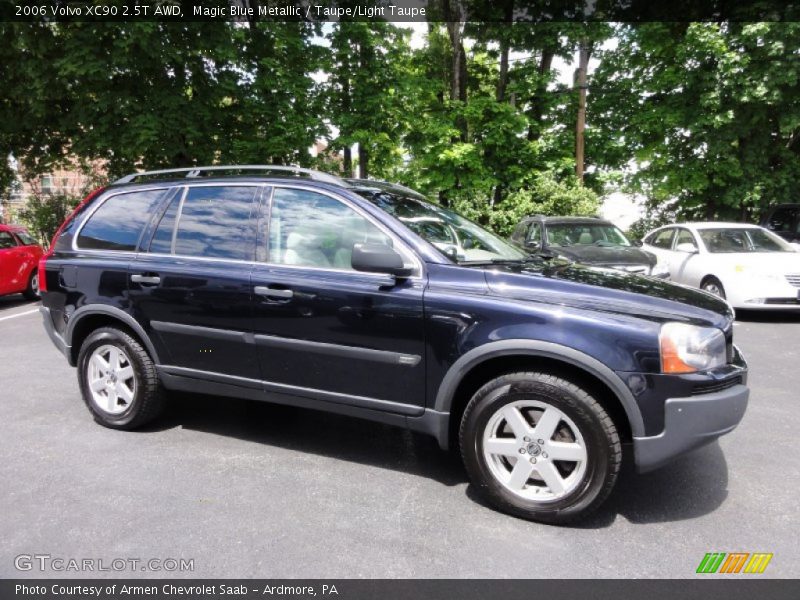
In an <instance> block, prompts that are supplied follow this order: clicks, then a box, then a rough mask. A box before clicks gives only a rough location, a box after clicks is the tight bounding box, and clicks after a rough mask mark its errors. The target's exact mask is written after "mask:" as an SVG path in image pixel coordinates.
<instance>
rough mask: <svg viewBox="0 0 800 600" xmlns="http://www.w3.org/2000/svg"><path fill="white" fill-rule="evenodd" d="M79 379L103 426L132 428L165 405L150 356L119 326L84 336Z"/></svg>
mask: <svg viewBox="0 0 800 600" xmlns="http://www.w3.org/2000/svg"><path fill="white" fill-rule="evenodd" d="M78 379H79V382H80V387H81V393H82V394H83V400H84V402H85V403H86V406H87V407H88V408H89V410H90V411H91V413H92V415H93V416H94V418H95V420H96V421H97V422H98V423H100V424H101V425H105V426H106V427H112V428H114V429H135V428H137V427H140V426H142V425H144V424H146V423H148V422H150V421H152V420H153V419H155V418H156V417H157V416H158V415H159V414H160V413H161V411H162V409H163V407H164V392H163V390H162V388H161V384H160V382H159V379H158V373H157V371H156V368H155V365H154V364H153V361H152V359H151V358H150V356H149V355H148V354H147V351H146V350H145V349H144V348H143V347H142V345H141V344H140V343H139V341H138V340H136V339H135V338H134V337H133V336H131V335H130V334H128V333H127V332H125V331H123V330H121V329H117V328H114V327H102V328H100V329H97V330H96V331H94V332H92V333H91V335H89V337H87V338H86V340H85V341H84V343H83V345H82V346H81V350H80V353H79V355H78Z"/></svg>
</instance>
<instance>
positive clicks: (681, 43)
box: [590, 22, 800, 220]
mask: <svg viewBox="0 0 800 600" xmlns="http://www.w3.org/2000/svg"><path fill="white" fill-rule="evenodd" d="M616 37H617V40H618V45H617V46H616V47H615V48H613V49H611V50H608V51H606V52H605V53H604V55H603V61H602V64H601V67H600V68H599V69H598V71H597V72H596V73H595V76H594V79H593V81H592V83H591V88H592V97H593V98H594V100H593V102H592V104H591V106H590V110H591V111H592V118H593V119H594V121H595V123H596V124H597V125H598V132H599V133H598V135H596V136H595V137H593V138H592V140H591V141H590V144H593V145H594V152H595V154H596V155H597V156H598V159H599V160H600V162H602V163H604V164H605V165H606V166H607V167H612V168H619V167H622V166H625V165H626V164H628V163H629V162H630V161H632V160H635V161H636V163H637V168H636V169H634V170H633V171H632V173H631V176H630V178H629V184H630V185H631V186H632V187H633V188H634V189H636V190H637V191H641V192H643V193H645V194H646V195H647V196H648V198H649V199H650V200H649V201H650V204H651V206H653V207H657V206H659V205H662V204H664V203H666V202H670V201H676V202H677V209H678V214H679V216H680V217H684V218H707V219H713V218H727V219H742V220H744V219H747V218H750V217H753V216H755V215H756V213H758V212H759V211H760V210H762V209H763V208H764V207H766V206H767V205H769V204H771V203H774V202H782V201H783V202H785V201H790V200H794V199H796V198H797V197H798V194H799V193H800V56H798V54H797V48H798V47H800V24H798V23H777V22H775V23H723V24H717V23H644V24H639V25H623V26H619V27H618V28H617V30H616Z"/></svg>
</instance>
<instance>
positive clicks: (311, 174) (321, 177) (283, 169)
mask: <svg viewBox="0 0 800 600" xmlns="http://www.w3.org/2000/svg"><path fill="white" fill-rule="evenodd" d="M207 171H272V172H274V173H293V174H295V175H305V176H306V177H308V178H309V179H312V180H314V181H322V182H325V183H332V184H334V185H340V186H342V187H349V186H348V185H347V183H346V182H345V181H344V179H342V178H341V177H337V176H336V175H331V174H329V173H323V172H322V171H315V170H314V169H306V168H303V167H295V166H287V165H214V166H210V167H186V168H183V169H161V170H159V171H142V172H140V173H131V174H130V175H126V176H125V177H122V178H121V179H117V180H116V181H115V182H114V184H115V185H116V184H121V183H132V182H133V181H136V180H137V179H139V178H141V177H155V176H157V175H179V174H181V173H183V174H184V175H183V176H184V177H186V178H187V179H189V178H192V177H200V174H201V173H204V172H207Z"/></svg>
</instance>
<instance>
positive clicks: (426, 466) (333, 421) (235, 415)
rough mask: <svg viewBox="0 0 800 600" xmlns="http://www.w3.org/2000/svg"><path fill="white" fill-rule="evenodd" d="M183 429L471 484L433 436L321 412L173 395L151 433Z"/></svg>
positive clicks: (447, 482) (458, 463) (457, 460)
mask: <svg viewBox="0 0 800 600" xmlns="http://www.w3.org/2000/svg"><path fill="white" fill-rule="evenodd" d="M172 427H183V428H185V429H191V430H195V431H203V432H206V433H212V434H217V435H225V436H229V437H235V438H239V439H242V440H246V441H249V442H256V443H259V444H267V445H270V446H277V447H280V448H285V449H288V450H297V451H298V452H303V453H312V454H316V455H319V456H325V457H329V458H333V459H338V460H347V461H351V462H356V463H361V464H365V465H370V466H374V467H380V468H385V469H392V470H396V471H402V472H405V473H410V474H414V475H419V476H420V477H426V478H429V479H433V480H434V481H438V482H439V483H442V484H444V485H448V486H453V485H458V484H461V483H465V482H466V481H467V475H466V473H465V471H464V469H463V467H462V466H461V461H460V458H459V457H458V456H457V455H456V454H455V453H449V452H443V451H442V450H441V449H440V448H439V445H438V443H437V442H436V440H435V439H433V438H432V437H429V436H426V435H421V434H417V433H412V432H410V431H407V430H404V429H401V428H398V427H390V426H388V425H383V424H381V423H374V422H371V421H365V420H362V419H355V418H351V417H345V416H342V415H335V414H330V413H324V412H320V411H315V410H309V409H304V408H297V407H292V406H285V405H280V404H271V403H268V402H257V401H247V400H239V399H235V398H218V397H214V396H200V395H191V394H171V395H170V407H169V409H168V411H167V414H166V415H164V417H163V418H162V419H160V420H159V421H158V422H157V423H155V424H154V425H153V426H152V427H150V428H144V429H142V430H141V431H157V430H163V429H169V428H172Z"/></svg>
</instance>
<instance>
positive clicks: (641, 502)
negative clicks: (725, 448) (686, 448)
mask: <svg viewBox="0 0 800 600" xmlns="http://www.w3.org/2000/svg"><path fill="white" fill-rule="evenodd" d="M727 497H728V463H727V461H726V460H725V454H724V453H723V452H722V449H721V448H720V447H719V443H717V442H712V443H711V444H709V445H707V446H704V447H703V448H700V449H698V450H695V451H694V452H691V453H689V454H687V455H685V456H681V457H679V458H677V459H675V461H674V462H672V463H670V464H668V465H667V466H665V467H662V468H661V469H658V470H656V471H653V472H651V473H645V474H639V473H636V471H635V469H634V468H633V465H632V461H631V460H628V461H626V464H625V465H624V467H623V470H622V472H621V473H620V477H619V480H618V481H617V485H616V487H615V488H614V491H612V492H611V496H609V498H608V500H606V502H605V504H603V506H601V507H600V508H599V509H598V511H597V512H596V513H595V514H594V515H592V516H590V517H589V518H588V519H587V520H586V521H584V522H582V523H579V524H577V526H578V527H580V528H583V529H594V528H601V527H607V526H609V525H611V524H612V523H613V522H614V520H615V519H616V517H617V515H622V516H623V517H625V518H626V519H627V520H628V521H630V522H631V523H635V524H644V523H666V522H671V521H683V520H686V519H694V518H697V517H700V516H703V515H706V514H709V513H712V512H714V511H715V510H716V509H717V508H718V507H719V506H721V505H722V503H723V502H725V499H726V498H727Z"/></svg>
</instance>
